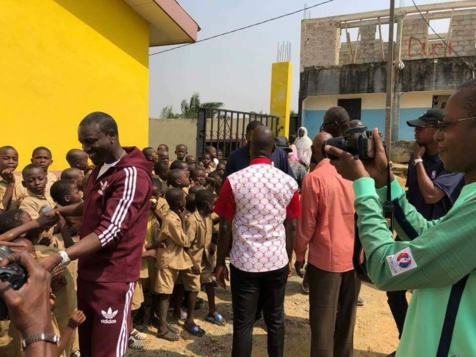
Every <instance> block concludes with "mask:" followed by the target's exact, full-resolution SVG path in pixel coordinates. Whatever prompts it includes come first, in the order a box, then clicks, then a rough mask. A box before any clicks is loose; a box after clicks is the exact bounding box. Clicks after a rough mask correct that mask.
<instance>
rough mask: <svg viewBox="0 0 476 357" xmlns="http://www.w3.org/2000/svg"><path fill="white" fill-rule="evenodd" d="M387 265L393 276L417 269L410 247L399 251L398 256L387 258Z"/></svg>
mask: <svg viewBox="0 0 476 357" xmlns="http://www.w3.org/2000/svg"><path fill="white" fill-rule="evenodd" d="M387 263H388V267H389V268H390V271H391V272H392V275H393V276H395V275H398V274H401V273H405V272H407V271H409V270H412V269H415V268H416V267H417V264H416V262H415V259H414V258H413V255H412V251H411V250H410V248H409V247H407V248H405V249H403V250H401V251H399V252H398V253H397V254H394V255H389V256H388V257H387Z"/></svg>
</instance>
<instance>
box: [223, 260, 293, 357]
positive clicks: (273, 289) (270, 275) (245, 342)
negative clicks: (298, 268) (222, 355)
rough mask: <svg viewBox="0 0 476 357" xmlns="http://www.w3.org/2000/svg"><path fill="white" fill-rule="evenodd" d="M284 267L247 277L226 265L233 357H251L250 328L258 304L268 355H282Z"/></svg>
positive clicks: (251, 274) (245, 273) (286, 276)
mask: <svg viewBox="0 0 476 357" xmlns="http://www.w3.org/2000/svg"><path fill="white" fill-rule="evenodd" d="M288 269H289V268H288V265H287V264H286V266H284V267H283V268H281V269H278V270H273V271H269V272H263V273H250V272H245V271H243V270H240V269H238V268H236V267H234V266H233V265H231V264H230V275H231V276H230V277H231V298H232V304H233V348H232V353H231V355H232V356H233V357H249V356H251V347H252V344H253V342H252V341H253V340H252V338H253V325H254V322H255V315H256V311H257V309H258V300H259V301H260V303H261V304H262V308H263V317H264V322H265V323H266V327H267V330H268V355H269V356H271V357H282V356H283V353H284V293H285V290H286V282H287V280H288Z"/></svg>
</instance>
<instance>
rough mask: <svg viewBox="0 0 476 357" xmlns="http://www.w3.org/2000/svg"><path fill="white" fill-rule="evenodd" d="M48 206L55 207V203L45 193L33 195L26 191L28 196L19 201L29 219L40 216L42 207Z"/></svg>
mask: <svg viewBox="0 0 476 357" xmlns="http://www.w3.org/2000/svg"><path fill="white" fill-rule="evenodd" d="M45 206H48V207H50V208H51V209H53V208H55V203H54V202H53V200H52V199H51V197H49V196H46V195H35V194H34V193H31V192H28V197H25V199H24V200H23V201H22V202H21V205H20V208H21V209H22V210H25V211H27V212H28V213H29V214H30V216H31V219H37V218H38V217H39V216H40V211H41V209H42V208H43V207H45Z"/></svg>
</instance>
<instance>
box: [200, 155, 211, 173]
mask: <svg viewBox="0 0 476 357" xmlns="http://www.w3.org/2000/svg"><path fill="white" fill-rule="evenodd" d="M211 163H212V157H211V155H210V154H203V156H202V164H203V167H205V168H206V169H207V168H208V167H209V166H210V164H211Z"/></svg>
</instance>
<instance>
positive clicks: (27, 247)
mask: <svg viewBox="0 0 476 357" xmlns="http://www.w3.org/2000/svg"><path fill="white" fill-rule="evenodd" d="M13 243H19V244H23V245H24V246H25V248H22V249H24V250H26V251H27V252H28V253H30V255H31V256H32V257H33V258H35V259H36V258H37V254H36V250H35V246H34V245H33V242H32V241H31V240H29V239H27V238H22V237H20V238H16V239H14V240H13Z"/></svg>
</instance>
